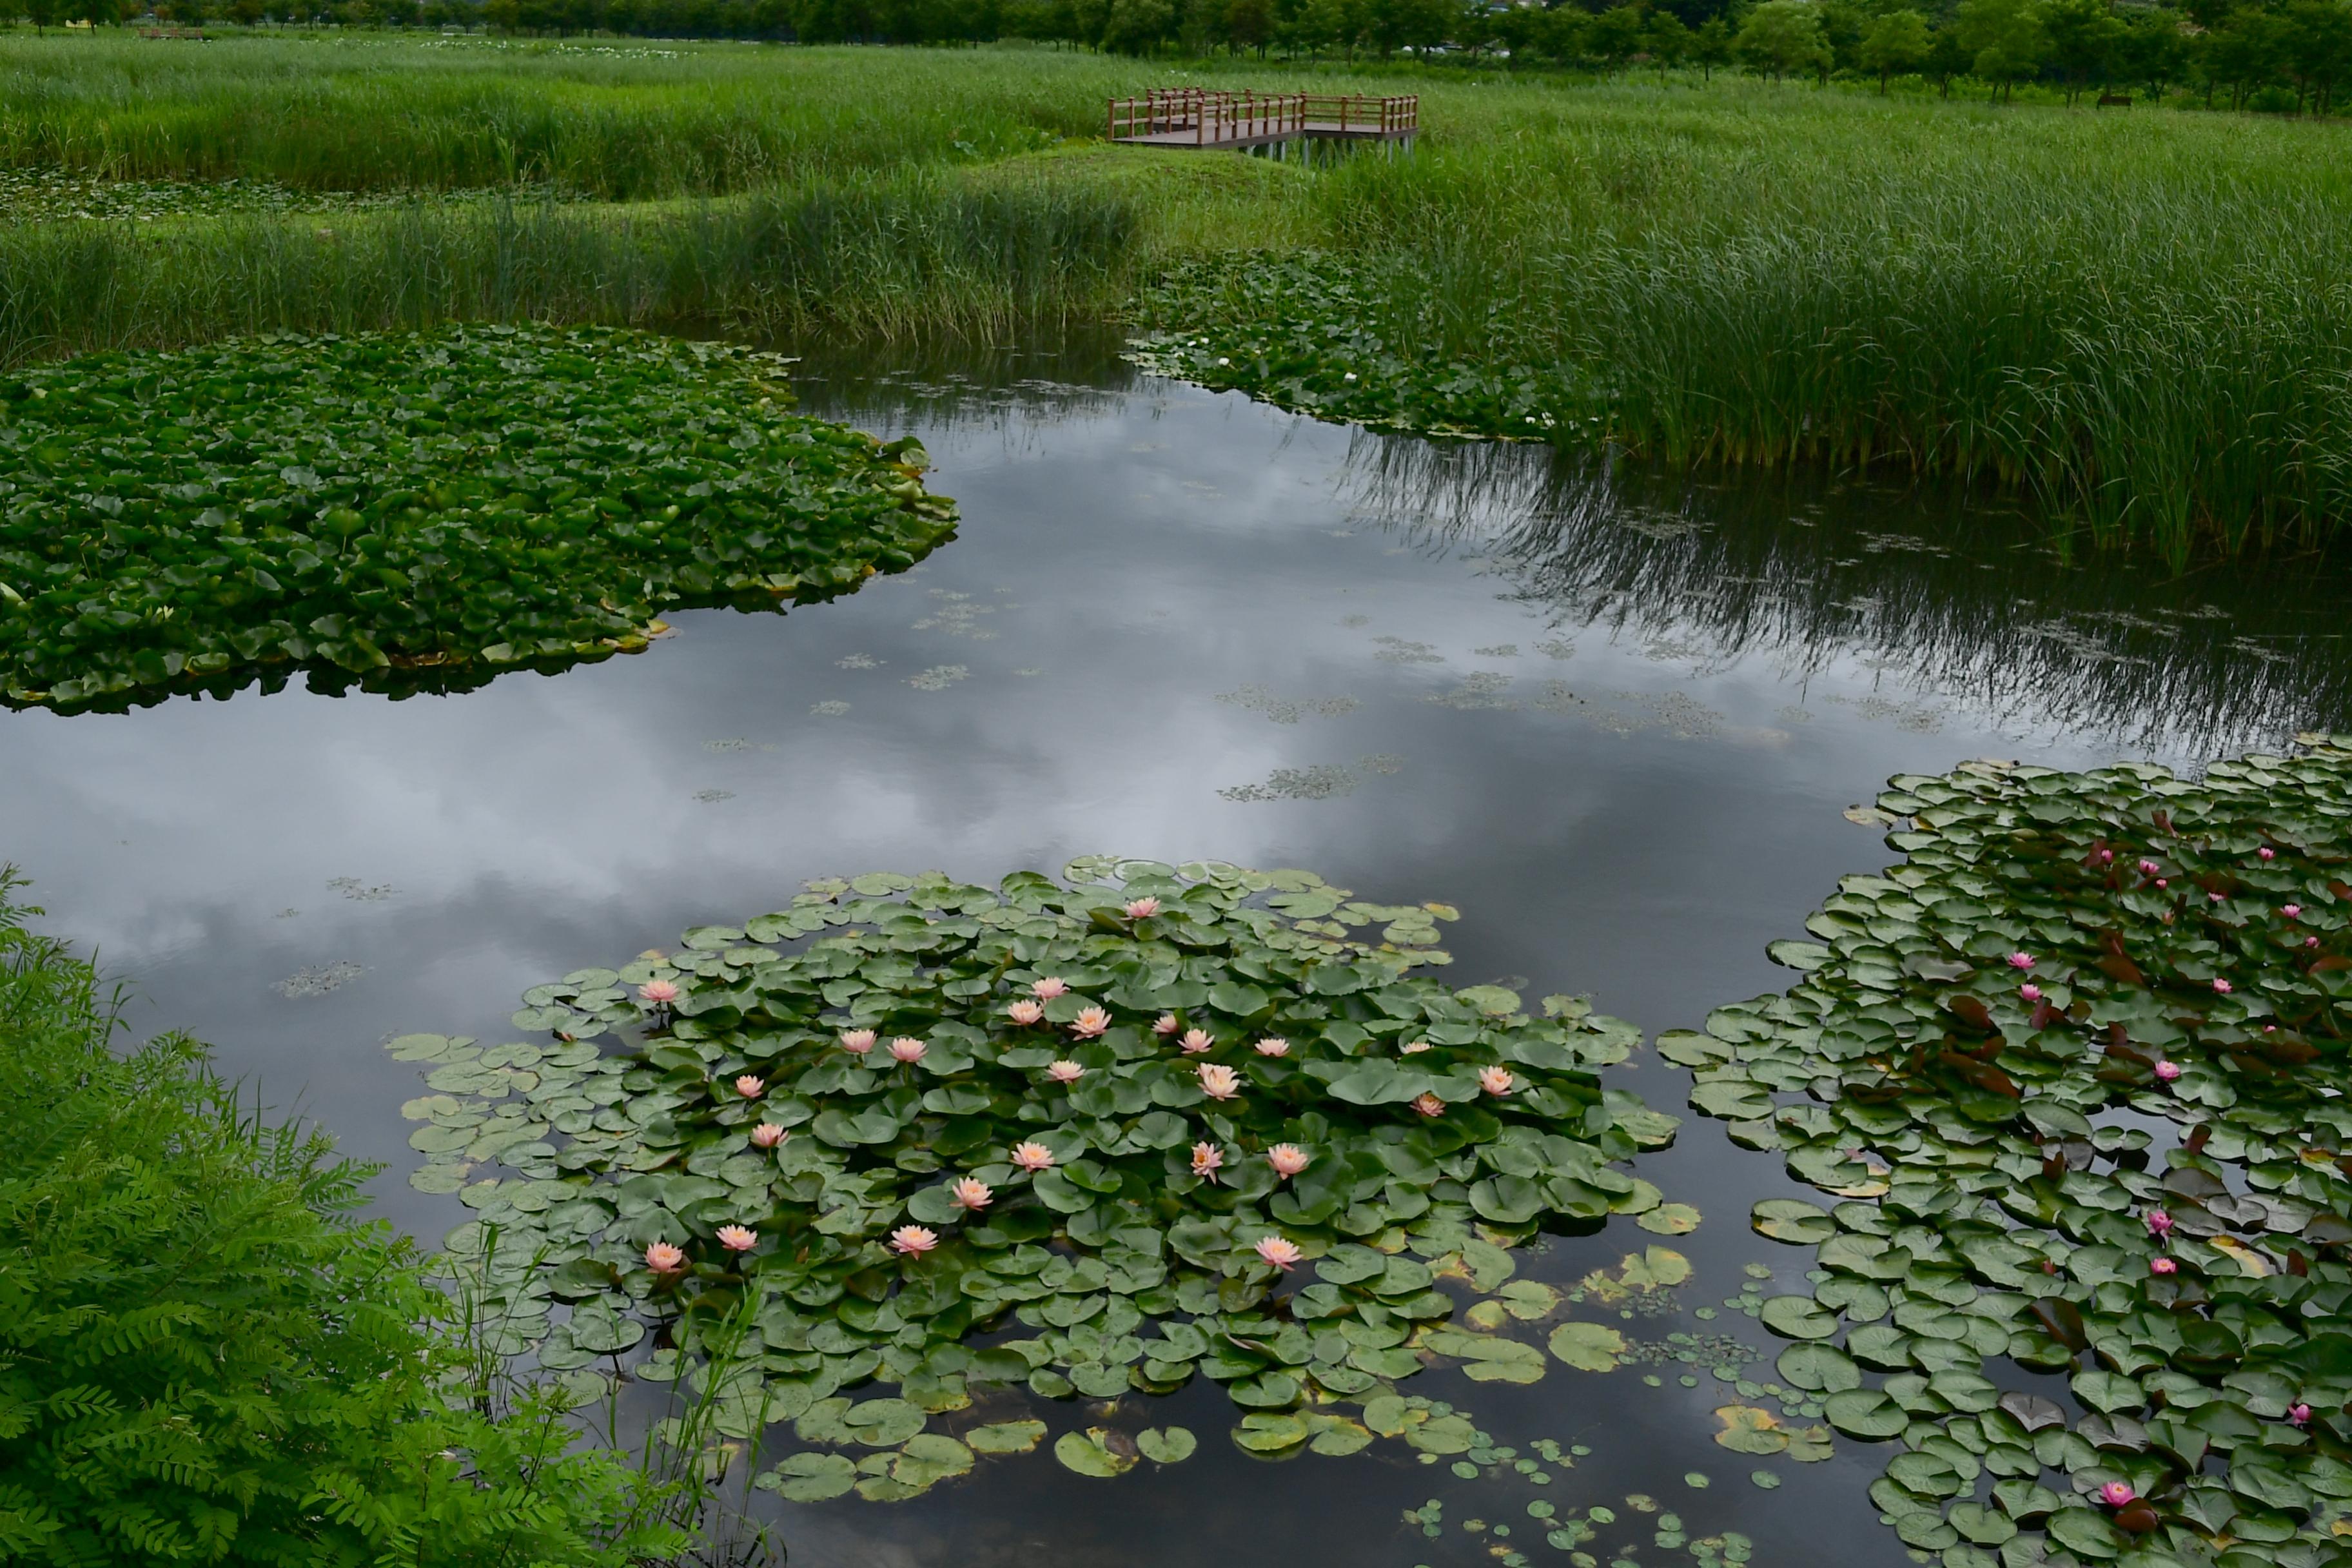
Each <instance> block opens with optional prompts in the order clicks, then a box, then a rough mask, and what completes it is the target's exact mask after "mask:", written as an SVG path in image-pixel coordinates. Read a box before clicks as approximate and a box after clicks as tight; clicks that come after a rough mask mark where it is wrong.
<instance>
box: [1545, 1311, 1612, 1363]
mask: <svg viewBox="0 0 2352 1568" xmlns="http://www.w3.org/2000/svg"><path fill="white" fill-rule="evenodd" d="M1549 1345H1550V1348H1551V1353H1552V1354H1553V1355H1555V1356H1558V1357H1559V1359H1560V1360H1561V1361H1563V1362H1566V1363H1568V1364H1569V1365H1570V1366H1572V1367H1574V1368H1576V1370H1577V1371H1579V1372H1613V1371H1615V1370H1616V1368H1617V1359H1618V1357H1620V1356H1622V1355H1623V1354H1624V1353H1625V1336H1624V1335H1622V1334H1621V1333H1619V1332H1618V1331H1616V1330H1615V1329H1612V1328H1610V1327H1608V1326H1607V1325H1606V1324H1602V1323H1586V1322H1569V1323H1562V1324H1560V1325H1559V1327H1558V1328H1556V1329H1554V1330H1553V1331H1551V1339H1550V1341H1549Z"/></svg>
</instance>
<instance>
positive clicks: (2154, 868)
mask: <svg viewBox="0 0 2352 1568" xmlns="http://www.w3.org/2000/svg"><path fill="white" fill-rule="evenodd" d="M2163 869H2164V868H2163V867H2161V866H2159V865H2158V864H2157V863H2156V862H2155V861H2153V860H2143V861H2141V862H2140V863H2139V874H2140V875H2141V876H2143V877H2153V876H2155V875H2156V874H2157V873H2158V871H2161V870H2163Z"/></svg>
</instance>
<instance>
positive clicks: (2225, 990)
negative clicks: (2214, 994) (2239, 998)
mask: <svg viewBox="0 0 2352 1568" xmlns="http://www.w3.org/2000/svg"><path fill="white" fill-rule="evenodd" d="M2213 989H2214V990H2216V991H2219V992H2220V993H2221V994H2222V995H2224V996H2227V995H2228V994H2230V993H2231V990H2232V989H2233V987H2231V984H2230V983H2229V982H2228V981H2226V980H2224V979H2222V978H2221V976H2220V975H2218V974H2217V975H2215V976H2214V977H2213Z"/></svg>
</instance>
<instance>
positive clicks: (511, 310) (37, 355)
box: [0, 174, 1136, 364]
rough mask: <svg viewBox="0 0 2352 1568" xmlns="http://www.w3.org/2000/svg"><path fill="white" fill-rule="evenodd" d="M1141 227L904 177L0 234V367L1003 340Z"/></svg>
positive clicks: (1042, 199) (1012, 189)
mask: <svg viewBox="0 0 2352 1568" xmlns="http://www.w3.org/2000/svg"><path fill="white" fill-rule="evenodd" d="M1135 228H1136V216H1135V214H1134V212H1133V210H1132V209H1131V207H1130V206H1129V205H1128V204H1127V203H1126V202H1125V201H1123V200H1122V199H1120V198H1119V197H1118V195H1116V194H1114V193H1110V192H1105V191H1098V190H1097V191H1087V190H1083V189H1076V188H1066V187H1061V186H1056V185H1054V184H1045V183H1043V182H992V183H988V184H974V183H970V182H953V181H947V180H942V179H940V178H938V177H936V176H930V175H924V174H902V175H897V176H890V177H887V178H884V177H868V178H864V179H850V180H844V181H839V182H830V183H824V184H812V185H809V186H805V187H803V188H800V189H796V190H792V191H786V192H780V193H772V194H765V195H757V196H751V197H744V198H740V199H737V200H732V201H725V202H709V203H696V204H692V205H679V206H673V207H664V206H644V207H608V206H599V205H522V204H517V203H510V202H498V203H491V204H477V205H467V206H439V205H431V204H423V203H420V204H416V205H411V206H406V207H402V208H397V209H394V210H392V211H388V212H375V213H365V214H356V215H349V216H342V215H339V216H337V217H336V218H335V220H334V221H333V223H332V225H331V226H326V225H321V224H319V223H317V222H315V221H305V222H288V221H285V220H283V219H278V218H269V217H257V218H225V219H209V220H205V221H203V222H199V223H194V224H189V225H184V226H171V227H165V228H161V229H142V228H139V227H134V226H129V225H122V224H78V225H68V226H42V227H23V228H0V363H7V364H15V363H23V362H26V361H28V360H33V359H41V358H51V357H55V356H57V355H59V354H65V353H78V352H82V351H86V350H91V349H99V348H111V347H171V346H175V345H179V344H184V343H189V342H204V341H207V340H210V339H215V338H220V337H227V336H235V335H241V334H247V333H255V332H269V331H370V330H378V329H388V328H414V327H425V326H430V325H434V324H436V323H438V322H442V321H554V322H565V323H574V322H599V323H607V324H615V325H628V326H643V327H656V328H663V329H667V330H670V331H688V332H708V333H730V334H735V335H740V336H745V337H749V338H751V339H754V340H760V341H772V340H776V339H780V338H787V337H792V336H795V335H800V334H804V333H807V332H810V331H818V330H824V331H838V332H842V333H847V334H856V335H863V336H868V337H881V338H888V337H906V336H913V335H919V334H949V335H960V336H970V337H980V338H990V337H1001V336H1002V335H1003V334H1008V333H1012V332H1015V331H1034V330H1045V329H1049V328H1051V327H1054V326H1055V325H1058V324H1062V323H1066V322H1068V321H1076V320H1098V319H1099V318H1100V317H1101V316H1102V315H1103V314H1104V313H1105V312H1106V311H1107V310H1109V309H1110V308H1111V306H1112V304H1113V303H1114V302H1115V297H1116V296H1115V284H1116V282H1117V280H1118V279H1119V278H1120V277H1121V276H1122V275H1123V270H1124V262H1125V258H1126V257H1127V253H1128V251H1129V247H1130V246H1131V244H1132V241H1133V236H1134V232H1135Z"/></svg>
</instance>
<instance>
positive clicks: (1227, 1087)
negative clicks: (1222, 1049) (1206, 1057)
mask: <svg viewBox="0 0 2352 1568" xmlns="http://www.w3.org/2000/svg"><path fill="white" fill-rule="evenodd" d="M1241 1087H1242V1076H1241V1074H1239V1073H1237V1072H1235V1071H1234V1069H1233V1068H1229V1067H1224V1066H1222V1065H1220V1064H1219V1063H1216V1062H1202V1064H1201V1092H1202V1094H1205V1095H1207V1096H1208V1097H1209V1098H1210V1099H1211V1100H1231V1099H1232V1098H1233V1097H1234V1095H1235V1094H1237V1093H1239V1092H1240V1090H1241Z"/></svg>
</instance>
